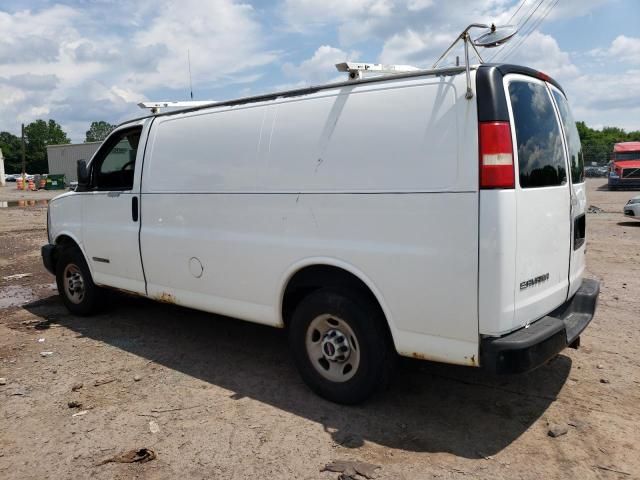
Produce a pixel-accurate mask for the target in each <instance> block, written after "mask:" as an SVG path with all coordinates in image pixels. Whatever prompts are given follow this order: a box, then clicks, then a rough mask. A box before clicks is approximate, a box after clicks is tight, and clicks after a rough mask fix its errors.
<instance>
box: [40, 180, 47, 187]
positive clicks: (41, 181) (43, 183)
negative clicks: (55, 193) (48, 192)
mask: <svg viewBox="0 0 640 480" xmlns="http://www.w3.org/2000/svg"><path fill="white" fill-rule="evenodd" d="M46 186H47V179H46V178H41V179H40V186H39V188H44V187H46Z"/></svg>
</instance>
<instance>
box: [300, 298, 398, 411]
mask: <svg viewBox="0 0 640 480" xmlns="http://www.w3.org/2000/svg"><path fill="white" fill-rule="evenodd" d="M383 322H385V319H384V316H383V315H382V312H380V309H379V308H378V306H377V305H374V304H373V302H372V301H371V300H370V299H369V298H368V297H367V296H366V295H363V294H362V293H361V292H359V291H350V290H349V291H338V290H333V289H328V288H327V289H320V290H316V291H315V292H313V293H311V294H310V295H308V296H307V297H305V298H304V299H303V300H301V301H300V303H299V304H298V306H297V307H296V309H295V311H294V313H293V317H292V320H291V324H290V328H289V343H290V347H291V350H292V352H293V355H294V358H295V361H296V366H297V368H298V370H299V372H300V374H301V376H302V379H303V380H304V381H305V383H306V384H307V385H308V386H309V387H310V388H311V389H312V390H313V391H314V392H316V393H317V394H318V395H320V396H322V397H324V398H326V399H328V400H331V401H333V402H337V403H343V404H355V403H359V402H362V401H364V400H365V399H367V398H368V397H369V396H371V395H372V394H373V393H374V392H375V391H376V390H380V389H382V388H384V387H385V386H386V384H387V383H388V380H389V377H390V374H391V371H392V368H393V365H394V363H395V352H394V351H393V348H392V346H391V341H390V338H389V335H388V333H387V330H386V327H385V324H384V323H383Z"/></svg>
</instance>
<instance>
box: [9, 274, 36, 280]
mask: <svg viewBox="0 0 640 480" xmlns="http://www.w3.org/2000/svg"><path fill="white" fill-rule="evenodd" d="M30 276H31V273H16V274H14V275H7V276H6V277H2V280H5V281H10V280H20V279H21V278H27V277H30Z"/></svg>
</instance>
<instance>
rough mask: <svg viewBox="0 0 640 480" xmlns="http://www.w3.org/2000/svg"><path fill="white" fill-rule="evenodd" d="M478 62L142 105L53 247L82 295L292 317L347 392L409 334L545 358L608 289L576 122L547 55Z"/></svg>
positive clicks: (329, 394) (314, 356)
mask: <svg viewBox="0 0 640 480" xmlns="http://www.w3.org/2000/svg"><path fill="white" fill-rule="evenodd" d="M469 81H470V84H469V85H470V90H469V91H468V90H467V85H468V84H467V78H466V71H465V68H464V67H460V68H443V69H435V70H428V71H416V72H410V73H403V74H396V75H392V76H380V77H374V78H367V79H361V80H357V81H351V82H345V83H336V84H330V85H326V86H321V87H314V88H307V89H299V90H293V91H288V92H282V93H276V94H273V95H264V96H260V97H252V98H243V99H240V100H233V101H227V102H221V103H217V104H212V105H205V106H198V107H194V108H187V109H183V110H179V111H172V112H166V113H159V114H156V115H151V116H148V117H144V118H141V119H136V120H132V121H130V122H127V123H124V124H122V125H120V126H119V127H118V128H117V129H116V130H115V131H113V132H112V133H111V135H110V136H109V137H108V138H107V139H106V140H105V141H104V143H103V145H102V146H101V147H100V149H99V150H98V151H97V152H96V153H95V155H94V156H93V158H92V159H91V160H90V161H89V162H88V164H87V165H84V164H80V167H79V172H80V178H79V186H78V189H77V190H76V191H75V192H69V193H66V194H64V195H61V196H59V197H56V198H55V199H54V200H53V201H52V202H51V203H50V204H49V211H48V236H49V244H48V245H46V246H44V247H43V248H42V256H43V259H44V264H45V266H46V267H47V268H48V270H49V271H50V272H52V273H53V274H55V276H56V280H57V285H58V290H59V292H60V294H61V296H62V299H63V301H64V303H65V305H66V306H67V308H68V309H69V310H70V311H71V312H72V313H74V314H79V315H88V314H90V313H92V312H93V311H94V310H95V309H96V307H97V306H98V305H99V300H100V296H101V294H102V292H103V288H115V289H118V290H124V291H127V292H131V293H133V294H137V295H142V296H146V297H149V298H152V299H157V300H160V301H164V302H171V303H175V304H178V305H183V306H186V307H191V308H195V309H200V310H203V311H207V312H214V313H218V314H222V315H227V316H231V317H235V318H238V319H242V320H247V321H251V322H257V323H262V324H266V325H272V326H274V327H280V328H286V329H287V330H288V336H289V342H290V348H291V350H292V352H293V356H294V358H295V362H296V366H297V368H298V369H299V371H300V373H301V375H302V377H303V379H304V380H305V382H306V383H307V384H308V385H309V386H310V387H311V388H312V389H313V390H314V391H315V392H317V393H318V394H320V395H321V396H323V397H325V398H328V399H330V400H333V401H336V402H342V403H355V402H359V401H361V400H363V399H365V398H367V397H368V396H369V395H371V394H372V393H373V392H374V391H375V390H376V389H378V388H380V387H382V386H384V384H385V383H386V381H387V380H388V379H389V376H390V374H391V371H392V366H393V364H394V359H395V358H396V355H397V354H399V355H402V356H407V357H414V358H419V359H428V360H432V361H438V362H446V363H451V364H458V365H468V366H470V367H482V368H484V369H488V370H490V371H493V372H496V373H518V372H525V371H528V370H531V369H533V368H536V367H537V366H539V365H541V364H543V363H545V362H546V361H547V360H549V359H550V358H551V357H553V356H554V355H556V354H557V353H558V352H560V351H561V350H562V349H564V348H565V347H567V346H574V347H577V345H578V343H579V338H580V337H579V336H580V334H581V332H582V331H583V330H584V328H585V327H586V326H587V324H588V323H589V322H590V321H591V319H592V317H593V314H594V310H595V306H596V300H597V296H598V292H599V284H598V282H597V281H595V280H589V279H585V278H583V274H584V270H585V205H586V197H585V183H584V172H583V170H584V167H583V160H582V153H581V147H580V140H579V137H578V131H577V129H576V126H575V122H574V119H573V118H572V116H571V111H570V109H569V105H568V103H567V99H566V97H565V94H564V93H563V90H562V88H561V87H560V85H558V83H557V82H555V81H554V80H553V79H551V78H549V77H548V76H547V75H545V74H542V73H540V72H538V71H535V70H532V69H530V68H525V67H519V66H514V65H503V64H484V65H480V66H476V67H473V68H471V69H470V77H469ZM185 328H188V326H185ZM211 355H212V356H214V355H215V352H211Z"/></svg>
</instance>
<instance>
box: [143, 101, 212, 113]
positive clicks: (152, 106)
mask: <svg viewBox="0 0 640 480" xmlns="http://www.w3.org/2000/svg"><path fill="white" fill-rule="evenodd" d="M216 103H217V102H215V101H214V100H197V101H196V100H191V101H187V102H140V103H139V104H138V106H139V107H140V108H148V109H149V110H151V113H154V114H155V113H158V112H160V109H161V108H190V107H202V106H204V105H211V106H213V105H215V104H216Z"/></svg>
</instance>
